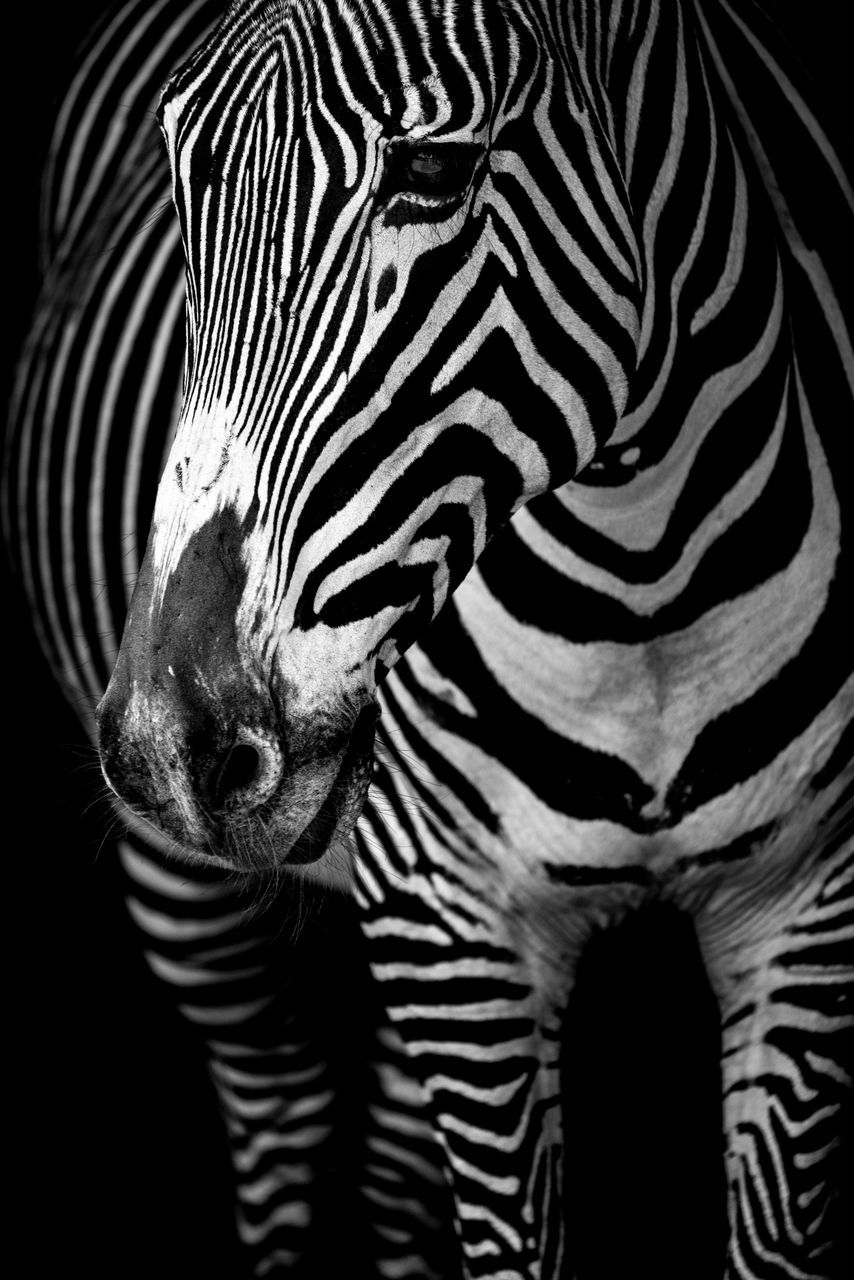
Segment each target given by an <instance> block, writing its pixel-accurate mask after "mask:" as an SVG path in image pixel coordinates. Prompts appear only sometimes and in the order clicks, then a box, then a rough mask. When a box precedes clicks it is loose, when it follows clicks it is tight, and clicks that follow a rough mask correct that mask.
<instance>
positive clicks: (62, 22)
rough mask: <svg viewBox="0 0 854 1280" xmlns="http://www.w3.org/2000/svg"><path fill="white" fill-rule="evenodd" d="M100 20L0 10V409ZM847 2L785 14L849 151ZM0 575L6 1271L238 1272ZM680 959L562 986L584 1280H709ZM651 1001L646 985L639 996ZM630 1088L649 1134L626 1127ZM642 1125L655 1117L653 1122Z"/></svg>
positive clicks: (182, 1064) (695, 1086) (698, 1115)
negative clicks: (56, 131) (61, 144)
mask: <svg viewBox="0 0 854 1280" xmlns="http://www.w3.org/2000/svg"><path fill="white" fill-rule="evenodd" d="M101 7H102V6H100V5H98V4H94V3H91V0H90V2H89V3H75V4H73V5H66V6H62V7H58V6H56V7H53V8H52V9H50V10H49V11H45V10H43V9H42V8H41V7H40V6H36V5H30V6H29V7H27V6H26V5H15V6H14V7H12V6H9V7H7V10H6V12H5V13H4V21H3V41H4V47H5V49H4V51H5V56H4V58H3V63H4V72H3V89H4V102H3V115H4V125H3V144H2V145H3V158H2V170H3V177H4V183H3V190H4V199H3V206H4V221H5V235H4V240H3V244H4V246H5V248H4V251H3V252H4V258H5V262H4V268H3V276H4V302H5V317H6V319H5V325H4V331H5V340H4V342H3V343H2V349H3V358H4V366H3V378H4V387H3V390H4V399H5V391H6V388H7V386H8V379H9V376H10V371H11V362H12V359H13V356H14V346H15V343H16V342H17V341H19V340H20V339H21V338H22V337H23V334H24V332H25V329H26V322H27V316H28V312H29V307H30V306H31V303H32V300H33V297H34V292H35V287H36V281H35V252H36V240H35V232H36V211H37V194H38V185H37V184H38V174H39V169H40V166H41V160H42V156H43V148H44V146H45V144H46V139H47V130H48V128H49V124H50V120H51V110H52V98H53V94H54V93H55V91H56V89H57V86H58V85H59V84H60V83H61V80H62V76H63V73H64V69H65V67H66V66H67V62H68V59H69V58H70V56H71V53H72V50H73V47H74V45H75V43H76V41H77V40H78V39H79V37H80V36H81V34H82V33H83V32H85V30H86V27H87V25H88V22H89V20H90V16H91V15H93V14H95V13H97V12H98V11H99V10H100V8H101ZM846 7H847V6H837V5H835V4H832V3H831V2H830V0H822V2H821V3H816V2H814V3H811V4H799V3H796V0H787V2H786V3H785V4H783V5H781V8H782V9H783V10H784V11H786V12H788V13H789V14H790V15H792V17H793V18H796V19H798V21H799V24H800V30H799V33H798V37H797V41H796V47H797V48H798V49H799V51H800V53H801V55H802V57H803V58H804V60H805V61H806V62H807V63H808V65H812V66H813V67H815V68H816V69H817V70H818V72H819V79H820V85H821V92H822V93H823V94H824V95H825V96H826V97H827V99H828V101H829V103H830V104H831V107H832V108H833V109H834V110H835V111H836V112H837V113H839V115H840V118H841V119H842V120H843V121H844V122H847V123H845V124H844V127H843V130H842V141H843V144H844V143H845V142H846V140H850V134H851V115H852V113H851V94H850V84H851V71H850V68H849V65H848V60H849V57H850V43H849V41H848V39H847V34H846V35H843V31H842V30H841V29H840V27H839V25H838V24H839V21H840V19H839V17H838V15H839V13H840V12H841V11H844V9H845V8H846ZM10 9H11V10H13V11H12V12H10ZM804 15H809V17H810V22H809V23H808V24H807V23H805V21H804ZM834 19H835V21H836V24H837V25H836V26H834V25H833V22H834ZM7 578H8V575H7V574H6V573H5V569H4V579H3V583H2V595H0V600H2V602H3V603H2V606H0V607H2V629H0V634H2V637H3V644H4V662H3V671H4V672H5V676H6V681H7V691H6V696H5V698H3V706H4V712H5V714H4V716H3V721H2V723H3V726H4V729H5V750H4V755H5V763H4V766H3V769H2V775H0V776H2V793H0V794H2V796H3V800H4V821H3V833H4V834H3V836H2V846H3V848H2V856H3V858H4V860H5V864H6V868H7V874H6V876H5V877H4V886H3V887H4V898H5V906H4V912H3V916H4V919H5V920H6V922H7V928H6V929H5V930H4V934H5V938H6V941H7V959H6V962H5V963H6V968H5V973H6V980H5V984H4V986H5V994H6V1000H5V1001H4V1004H5V1008H6V1011H7V1016H6V1018H5V1019H4V1024H5V1025H4V1030H5V1033H6V1034H5V1043H6V1046H7V1047H6V1053H5V1055H4V1058H5V1062H6V1065H7V1067H8V1069H9V1072H10V1075H9V1080H8V1083H7V1085H6V1087H5V1089H4V1093H3V1099H4V1104H5V1106H6V1108H7V1111H8V1114H7V1117H6V1121H7V1123H6V1124H5V1125H4V1129H5V1131H6V1133H7V1135H8V1137H9V1138H10V1139H11V1140H10V1141H7V1142H6V1143H5V1144H4V1155H5V1159H4V1164H5V1167H6V1177H7V1187H8V1186H9V1185H10V1182H9V1180H11V1185H12V1187H13V1188H14V1194H13V1197H12V1202H11V1206H9V1200H8V1195H7V1197H6V1201H7V1208H9V1207H10V1208H11V1211H10V1212H9V1213H8V1215H7V1222H8V1226H7V1230H6V1233H5V1250H4V1252H5V1254H6V1257H5V1262H6V1264H7V1274H9V1275H15V1276H17V1275H27V1276H33V1277H47V1276H54V1275H61V1274H65V1273H71V1272H72V1271H75V1272H78V1271H79V1272H80V1273H81V1274H83V1275H85V1276H87V1277H89V1278H90V1280H101V1278H102V1277H103V1278H104V1280H106V1278H107V1277H110V1278H115V1280H123V1278H125V1277H127V1278H128V1280H133V1278H135V1277H158V1278H161V1280H169V1278H170V1277H187V1278H189V1280H193V1278H195V1277H211V1278H214V1280H216V1278H217V1277H223V1278H224V1280H226V1278H227V1280H241V1277H242V1274H243V1273H242V1271H241V1266H240V1262H239V1255H238V1251H237V1248H236V1243H235V1239H234V1233H233V1228H232V1225H231V1207H230V1200H229V1189H228V1164H227V1156H226V1152H225V1145H224V1139H223V1136H222V1131H221V1125H220V1122H219V1119H218V1116H217V1113H216V1107H215V1103H214V1099H213V1094H212V1090H211V1087H210V1085H209V1083H208V1080H207V1077H206V1075H205V1071H204V1064H203V1057H202V1053H201V1050H200V1048H199V1046H198V1045H197V1044H196V1042H195V1039H194V1036H193V1033H192V1031H191V1030H190V1029H189V1028H188V1027H186V1026H185V1025H184V1024H183V1023H182V1021H181V1019H180V1018H179V1016H178V1015H177V1014H176V1013H175V1012H174V1011H173V1009H172V1006H171V1004H170V1001H169V997H168V995H167V994H166V993H165V992H164V991H162V990H161V989H160V987H159V986H158V984H157V983H156V982H155V980H154V979H153V978H152V977H151V975H150V974H149V972H148V970H147V969H146V967H145V964H144V962H143V960H142V957H141V955H140V954H139V948H138V943H137V939H136V937H135V935H134V933H133V930H132V927H131V925H130V923H129V921H128V919H127V917H126V914H125V910H124V907H123V904H122V900H121V892H120V882H119V877H118V873H117V870H116V867H115V865H114V861H113V858H112V855H111V853H110V851H109V848H108V849H107V850H106V851H105V852H104V854H103V856H101V857H99V856H98V849H99V845H100V843H101V839H102V836H103V833H104V831H105V829H106V816H105V813H104V811H103V810H102V809H101V808H100V807H99V806H97V805H96V806H95V807H94V808H89V809H88V811H87V806H88V805H89V804H90V801H91V799H92V797H93V796H94V794H95V792H96V790H97V787H98V776H97V770H96V768H95V767H94V755H93V753H92V751H91V748H90V747H89V746H88V744H87V743H86V742H85V740H84V738H83V734H82V731H81V729H80V727H79V724H78V722H77V720H76V718H75V717H74V715H73V714H72V713H71V711H70V710H69V709H68V708H67V707H66V706H65V704H64V703H63V701H62V700H61V698H60V697H59V696H58V695H57V693H56V691H55V689H54V687H53V685H52V682H51V680H50V676H49V675H48V673H47V670H46V668H45V667H44V666H43V664H42V663H41V660H40V657H39V655H38V652H37V650H36V647H35V644H34V641H33V639H32V637H31V634H30V632H29V629H28V618H27V611H26V608H25V606H24V604H23V602H22V601H21V599H20V596H18V595H17V588H16V587H15V584H14V583H12V582H9V581H7ZM674 956H675V957H676V963H674ZM698 964H699V962H698V960H697V957H696V954H695V952H694V951H693V950H692V944H691V940H690V938H687V937H683V936H682V933H681V931H680V928H679V926H678V925H675V924H673V923H671V922H668V921H666V920H665V921H661V920H659V921H657V922H655V927H653V928H646V929H645V928H644V926H643V924H641V925H639V926H635V927H632V928H629V929H628V930H626V931H624V932H623V934H622V935H621V936H620V937H618V938H616V939H615V940H614V942H613V943H612V944H611V945H610V946H609V947H605V948H603V949H602V950H601V951H600V954H599V956H598V957H597V956H592V957H591V958H590V961H589V963H588V965H587V973H586V975H585V979H584V982H583V984H580V986H579V993H578V998H577V1000H576V1002H575V1003H576V1019H577V1026H576V1042H580V1043H586V1044H588V1045H589V1046H590V1049H589V1052H587V1053H586V1055H585V1056H582V1057H580V1058H574V1059H573V1063H572V1068H571V1073H570V1078H569V1080H568V1084H569V1087H570V1090H571V1096H572V1097H573V1099H574V1100H575V1101H574V1102H571V1103H570V1115H569V1124H570V1127H571V1128H572V1130H573V1132H574V1134H575V1141H576V1144H577V1149H578V1150H579V1152H581V1153H583V1156H584V1159H583V1160H582V1161H580V1162H578V1163H577V1164H576V1167H577V1168H579V1169H580V1173H579V1174H578V1175H577V1176H576V1177H575V1178H574V1179H573V1178H571V1179H570V1182H569V1184H568V1188H567V1194H568V1197H569V1198H570V1200H571V1202H572V1203H573V1205H574V1210H575V1211H574V1212H573V1217H577V1218H578V1220H580V1221H581V1222H582V1224H583V1231H582V1235H581V1242H580V1248H581V1258H580V1259H579V1261H581V1262H582V1263H583V1268H582V1278H583V1280H595V1278H596V1277H600V1278H601V1280H609V1278H610V1277H611V1276H614V1277H619V1276H622V1275H624V1274H626V1275H628V1274H641V1273H643V1271H644V1270H645V1269H646V1270H648V1271H649V1273H650V1274H653V1275H656V1276H657V1277H658V1278H659V1280H663V1278H664V1277H665V1276H673V1277H677V1276H679V1277H680V1278H681V1277H683V1276H684V1277H690V1280H700V1278H701V1277H705V1276H708V1277H709V1280H713V1278H714V1280H716V1278H717V1277H719V1276H720V1274H721V1267H720V1263H719V1261H718V1256H719V1249H720V1242H721V1232H720V1214H721V1197H722V1186H721V1183H720V1173H719V1169H718V1168H717V1164H716V1159H715V1157H716V1153H717V1145H718V1142H719V1138H718V1130H717V1106H718V1102H717V1096H716V1089H717V1075H716V1072H717V1064H716V1062H715V1061H714V1057H715V1053H714V1049H715V1044H716V1037H717V1029H716V1025H715V1021H714V1015H713V1012H712V1011H711V1006H710V1003H709V996H708V992H707V991H706V989H705V987H704V985H703V981H702V978H701V977H700V975H699V968H698ZM651 989H658V990H659V992H660V993H661V998H660V999H659V1000H658V1001H657V1002H655V1003H654V1004H652V1005H651V1004H650V1003H649V1000H648V996H647V993H648V992H649V990H651ZM677 1024H678V1026H679V1034H678V1035H674V1032H673V1027H674V1026H675V1025H677ZM579 1033H580V1040H579ZM653 1050H655V1051H654V1052H653ZM663 1063H664V1064H667V1068H668V1069H667V1071H666V1072H664V1071H663V1070H662V1064H663ZM629 1086H631V1087H629ZM638 1097H645V1098H646V1101H647V1109H648V1111H649V1113H650V1114H649V1116H648V1117H647V1118H646V1119H643V1118H642V1119H640V1120H639V1119H638V1116H637V1114H636V1113H635V1110H636V1100H637V1098H638ZM621 1099H622V1102H621ZM621 1107H622V1108H623V1109H622V1110H621ZM629 1112H632V1113H633V1114H632V1118H631V1120H629V1118H628V1113H629ZM656 1113H658V1114H661V1115H665V1116H667V1117H668V1119H667V1122H666V1123H665V1124H664V1125H663V1126H662V1125H661V1124H660V1123H656V1121H655V1119H654V1117H655V1115H656ZM627 1132H630V1135H631V1141H630V1143H629V1144H628V1146H627V1145H626V1142H625V1135H626V1133H627ZM645 1257H648V1258H649V1259H650V1262H651V1270H650V1265H647V1266H646V1267H645V1266H644V1265H643V1262H644V1258H645ZM22 1260H23V1261H22ZM689 1260H690V1261H689ZM342 1274H343V1273H342Z"/></svg>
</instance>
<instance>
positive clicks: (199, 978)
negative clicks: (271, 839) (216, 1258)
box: [120, 841, 363, 1280]
mask: <svg viewBox="0 0 854 1280" xmlns="http://www.w3.org/2000/svg"><path fill="white" fill-rule="evenodd" d="M120 854H121V860H122V864H123V866H124V869H125V871H126V872H127V875H128V877H129V881H130V884H129V887H128V894H127V900H128V907H129V910H130V913H131V915H132V916H133V918H134V920H135V922H136V924H137V926H138V927H139V929H140V930H141V931H142V933H143V936H144V940H145V954H146V959H147V960H148V963H149V965H150V967H151V968H152V970H153V971H154V973H155V974H156V975H157V977H158V978H160V979H161V980H162V981H163V982H164V983H165V984H166V985H167V986H168V988H169V989H170V990H171V992H172V995H173V997H174V999H175V1000H176V1003H177V1005H178V1007H179V1009H180V1011H181V1013H182V1014H183V1015H184V1017H185V1018H186V1019H187V1020H188V1021H189V1022H191V1023H192V1024H193V1025H194V1026H195V1027H196V1028H197V1029H198V1031H199V1033H200V1035H201V1037H202V1039H203V1041H204V1043H205V1047H206V1050H207V1054H208V1065H209V1071H210V1074H211V1077H212V1079H213V1082H214V1085H215V1087H216V1091H217V1094H218V1098H219V1103H220V1107H221V1111H222V1115H223V1120H224V1124H225V1129H226V1134H227V1138H228V1146H229V1150H230V1155H231V1162H232V1167H233V1170H234V1195H235V1212H236V1220H237V1229H238V1234H239V1237H240V1239H241V1241H242V1243H243V1245H244V1246H245V1249H246V1256H247V1263H248V1267H249V1268H250V1269H251V1272H252V1274H254V1275H257V1276H273V1275H281V1274H287V1275H288V1276H293V1277H296V1276H305V1277H306V1278H307V1280H315V1278H316V1277H320V1276H324V1275H326V1274H328V1273H329V1268H330V1267H331V1266H334V1265H335V1266H337V1264H338V1261H339V1252H338V1251H340V1257H345V1256H346V1258H347V1260H348V1263H350V1264H353V1265H352V1268H351V1274H354V1275H359V1274H361V1272H360V1271H359V1267H358V1261H361V1253H362V1246H363V1241H361V1240H359V1241H353V1239H352V1235H353V1227H354V1220H355V1216H356V1215H355V1192H354V1191H353V1190H352V1188H351V1187H350V1186H349V1185H348V1181H347V1179H348V1176H349V1174H348V1170H351V1160H350V1157H349V1154H348V1153H347V1151H345V1150H342V1129H343V1128H345V1126H343V1125H342V1119H343V1118H344V1117H343V1116H342V1111H343V1110H344V1109H345V1108H346V1107H347V1103H346V1101H342V1097H341V1094H342V1089H341V1087H340V1086H341V1077H342V1073H341V1071H340V1070H336V1064H335V1063H334V1061H332V1058H333V1054H332V1052H331V1050H330V1044H329V1043H328V1041H327V1038H326V1037H324V1035H323V1034H321V1033H320V1031H319V1028H318V1024H323V1025H324V1026H327V1027H328V1026H329V1023H330V1022H331V1021H332V1020H333V1017H334V1008H331V1007H329V1008H328V1007H327V1005H326V1004H325V1003H323V1004H322V1005H320V1002H318V1004H319V1005H320V1007H318V1008H317V1009H316V1016H315V1017H313V1016H312V1009H311V996H310V994H307V993H306V992H304V991H303V990H302V987H303V985H304V984H302V983H301V982H300V981H299V975H298V974H294V973H292V972H290V969H291V968H292V967H293V966H294V964H295V963H296V962H295V959H294V947H293V946H292V945H291V943H292V938H293V924H292V922H289V921H288V920H287V919H283V918H282V917H281V916H280V915H279V914H278V911H277V910H274V909H268V910H267V911H264V912H256V913H255V914H253V913H252V912H247V910H246V900H245V898H244V897H243V896H242V895H241V894H240V893H239V892H238V891H237V889H236V887H235V886H233V885H229V884H227V883H223V882H222V881H221V880H216V879H214V878H212V877H211V876H210V875H208V876H207V877H205V876H204V873H198V874H196V872H195V870H194V869H187V868H184V867H180V868H178V867H176V866H175V865H172V864H166V863H164V862H163V861H162V860H161V859H160V858H159V857H158V855H157V853H156V851H154V850H151V849H149V848H147V847H143V846H142V845H137V844H131V843H130V842H127V841H125V842H121V844H120ZM314 958H316V957H310V958H309V959H310V961H311V959H314ZM333 1003H334V1001H330V1005H331V1004H333ZM345 1242H346V1246H345Z"/></svg>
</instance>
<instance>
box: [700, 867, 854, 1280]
mask: <svg viewBox="0 0 854 1280" xmlns="http://www.w3.org/2000/svg"><path fill="white" fill-rule="evenodd" d="M768 878H770V879H773V874H772V875H771V876H770V877H768ZM852 889H854V877H852V851H851V845H850V842H849V844H848V845H847V846H845V845H843V846H842V847H840V848H838V849H837V850H836V851H835V853H834V854H833V855H832V856H828V857H827V858H826V859H825V861H824V864H823V866H820V867H818V868H816V867H814V866H813V867H812V868H811V869H810V872H809V874H806V875H804V876H803V877H802V878H801V879H800V880H799V881H798V882H797V883H789V884H787V885H786V886H785V887H784V888H782V889H780V890H779V891H778V892H777V893H776V896H775V897H774V898H773V900H771V901H769V899H768V896H767V891H765V892H763V885H762V879H761V878H760V877H756V878H755V879H754V880H753V881H752V882H751V883H750V884H749V885H746V886H745V885H744V884H742V885H741V886H738V887H735V886H730V887H729V888H728V889H727V891H726V897H725V898H724V897H723V895H721V897H719V898H718V899H717V900H715V901H713V902H712V903H711V904H710V906H709V908H708V909H707V911H706V912H705V913H704V914H703V916H702V918H701V919H700V920H699V921H698V936H699V938H700V943H701V947H702V948H703V950H704V953H705V956H706V960H707V964H708V967H709V976H710V979H711V982H712V985H713V987H714V988H715V991H716V993H717V996H718V999H719V1002H720V1008H721V1016H722V1036H723V1089H724V1130H725V1161H726V1175H727V1187H728V1216H729V1232H730V1234H729V1246H728V1262H727V1270H726V1277H727V1280H760V1277H761V1278H762V1280H765V1277H771V1276H787V1277H797V1278H798V1280H834V1278H835V1277H836V1276H837V1275H840V1274H843V1272H842V1271H841V1270H840V1267H841V1251H842V1248H843V1245H842V1241H841V1239H840V1235H841V1232H842V1230H843V1227H844V1222H843V1214H844V1210H843V1208H842V1195H843V1190H842V1188H843V1182H844V1180H845V1178H846V1172H845V1170H846V1164H847V1166H848V1168H849V1170H850V1163H851V1161H852V1159H854V1151H852V1148H851V1145H850V1138H849V1139H848V1141H846V1129H848V1130H849V1133H850V1121H851V1110H852V1093H851V1083H852V1081H851V1067H852V1062H851V1056H852V1055H851V1049H852V1030H854V935H852V932H851V926H850V909H851V899H852ZM846 906H847V922H846ZM846 925H847V927H846ZM848 1176H850V1174H849V1175H848ZM849 1212H850V1206H849Z"/></svg>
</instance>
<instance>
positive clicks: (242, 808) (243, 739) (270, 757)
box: [202, 728, 283, 817]
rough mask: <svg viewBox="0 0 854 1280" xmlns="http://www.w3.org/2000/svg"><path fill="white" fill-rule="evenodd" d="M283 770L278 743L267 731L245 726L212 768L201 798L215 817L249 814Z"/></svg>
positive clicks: (267, 796)
mask: <svg viewBox="0 0 854 1280" xmlns="http://www.w3.org/2000/svg"><path fill="white" fill-rule="evenodd" d="M282 772H283V760H282V752H281V748H280V747H279V744H278V742H277V741H276V740H275V739H274V738H273V737H271V736H268V735H267V734H264V733H261V732H258V731H257V730H251V729H246V728H244V729H241V730H240V731H239V733H238V735H237V737H236V739H235V741H234V742H233V743H232V744H231V746H230V747H229V748H228V749H227V750H226V752H225V754H224V756H223V758H222V759H221V760H220V761H218V762H216V763H215V764H214V766H213V767H212V768H211V770H210V772H209V774H208V778H207V785H206V787H204V788H203V791H204V795H203V797H202V798H203V800H204V802H205V804H206V807H207V808H208V809H209V811H210V812H211V813H212V814H215V815H217V816H219V815H228V816H230V817H241V816H243V815H248V814H250V813H252V812H254V811H255V810H256V809H258V808H260V806H261V805H263V804H266V802H267V801H268V800H270V799H271V798H272V796H273V795H274V794H275V792H276V789H277V788H278V786H279V783H280V782H281V780H282Z"/></svg>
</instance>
